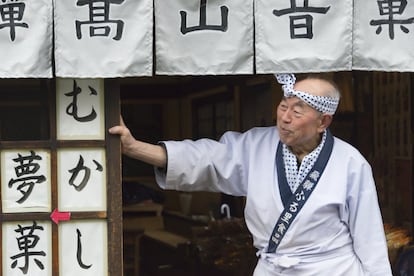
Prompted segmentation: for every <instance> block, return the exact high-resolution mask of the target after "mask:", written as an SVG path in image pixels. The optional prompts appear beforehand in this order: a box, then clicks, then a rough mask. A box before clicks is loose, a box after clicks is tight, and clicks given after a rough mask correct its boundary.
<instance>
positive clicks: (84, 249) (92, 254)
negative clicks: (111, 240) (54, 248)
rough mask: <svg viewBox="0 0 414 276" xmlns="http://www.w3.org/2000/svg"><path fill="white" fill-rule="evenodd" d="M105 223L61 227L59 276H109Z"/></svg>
mask: <svg viewBox="0 0 414 276" xmlns="http://www.w3.org/2000/svg"><path fill="white" fill-rule="evenodd" d="M107 244H108V242H107V225H106V221H105V220H89V221H71V222H64V223H60V224H59V263H60V267H59V275H60V276H77V275H82V276H96V275H100V276H105V275H108V261H107V258H108V257H107V255H108V252H107Z"/></svg>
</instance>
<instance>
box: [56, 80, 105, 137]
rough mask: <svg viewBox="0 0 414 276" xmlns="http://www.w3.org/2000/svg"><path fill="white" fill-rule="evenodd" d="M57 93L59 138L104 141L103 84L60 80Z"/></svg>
mask: <svg viewBox="0 0 414 276" xmlns="http://www.w3.org/2000/svg"><path fill="white" fill-rule="evenodd" d="M56 90H57V91H56V93H57V96H56V101H57V103H56V106H57V126H56V127H57V138H58V139H59V140H92V139H98V140H103V139H105V112H104V80H103V79H62V78H58V79H57V83H56Z"/></svg>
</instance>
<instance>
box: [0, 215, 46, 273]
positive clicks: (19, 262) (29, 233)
mask: <svg viewBox="0 0 414 276" xmlns="http://www.w3.org/2000/svg"><path fill="white" fill-rule="evenodd" d="M2 233H3V237H2V238H3V239H2V242H3V252H2V256H3V264H2V267H3V272H2V275H3V276H27V275H30V276H52V226H51V223H50V222H43V221H22V222H5V223H3V225H2Z"/></svg>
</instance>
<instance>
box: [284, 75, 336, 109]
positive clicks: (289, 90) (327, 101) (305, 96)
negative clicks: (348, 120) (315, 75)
mask: <svg viewBox="0 0 414 276" xmlns="http://www.w3.org/2000/svg"><path fill="white" fill-rule="evenodd" d="M276 79H277V82H278V83H279V84H282V89H283V93H284V96H285V97H287V98H290V97H294V96H296V97H298V98H300V99H301V100H302V101H304V102H305V103H307V104H308V105H310V106H311V107H313V108H314V109H316V110H317V111H320V112H322V113H327V114H330V115H333V114H335V111H336V109H337V107H338V104H339V98H332V97H328V96H316V95H312V94H310V93H308V92H303V91H299V90H295V89H294V88H293V86H294V85H295V82H296V77H295V75H294V74H276Z"/></svg>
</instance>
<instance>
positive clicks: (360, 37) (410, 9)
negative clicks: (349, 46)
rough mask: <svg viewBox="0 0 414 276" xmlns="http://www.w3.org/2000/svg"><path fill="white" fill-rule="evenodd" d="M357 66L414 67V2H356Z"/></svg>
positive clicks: (404, 69)
mask: <svg viewBox="0 0 414 276" xmlns="http://www.w3.org/2000/svg"><path fill="white" fill-rule="evenodd" d="M354 5H355V6H354V11H355V19H354V53H353V56H354V60H353V69H355V70H377V71H400V72H404V71H411V72H413V71H414V2H413V1H407V0H394V1H389V0H363V1H362V0H361V1H355V4H354Z"/></svg>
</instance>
